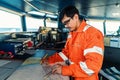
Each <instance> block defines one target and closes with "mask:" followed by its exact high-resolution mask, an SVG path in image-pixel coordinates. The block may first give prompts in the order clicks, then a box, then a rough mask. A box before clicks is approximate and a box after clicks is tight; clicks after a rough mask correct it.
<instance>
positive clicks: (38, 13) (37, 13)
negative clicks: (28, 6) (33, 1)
mask: <svg viewBox="0 0 120 80" xmlns="http://www.w3.org/2000/svg"><path fill="white" fill-rule="evenodd" d="M28 13H29V14H35V15H40V16H44V15H45V13H41V12H38V11H30V12H28Z"/></svg>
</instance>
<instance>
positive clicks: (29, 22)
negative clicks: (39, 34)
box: [26, 17, 44, 31]
mask: <svg viewBox="0 0 120 80" xmlns="http://www.w3.org/2000/svg"><path fill="white" fill-rule="evenodd" d="M26 26H27V31H38V29H39V27H40V26H44V22H43V19H37V18H32V17H26Z"/></svg>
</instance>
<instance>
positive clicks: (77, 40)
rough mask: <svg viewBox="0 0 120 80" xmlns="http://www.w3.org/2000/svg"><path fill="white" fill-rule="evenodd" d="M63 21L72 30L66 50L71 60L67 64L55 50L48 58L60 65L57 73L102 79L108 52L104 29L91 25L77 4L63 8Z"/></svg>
mask: <svg viewBox="0 0 120 80" xmlns="http://www.w3.org/2000/svg"><path fill="white" fill-rule="evenodd" d="M60 21H61V22H62V23H63V24H64V25H65V27H66V28H68V29H69V30H70V33H69V35H68V38H67V41H66V44H65V47H64V49H63V50H62V55H64V56H66V57H67V58H68V60H70V64H69V65H67V64H66V63H65V61H64V59H63V57H61V56H60V55H59V53H55V54H54V55H52V56H50V57H49V59H48V60H49V64H53V65H54V67H55V66H56V68H54V69H53V73H57V74H61V75H65V76H72V77H73V78H74V80H98V79H99V78H98V73H99V71H100V69H101V66H102V63H103V52H104V42H103V35H102V33H101V32H100V31H99V30H97V29H96V28H94V27H92V26H90V25H88V24H87V23H86V22H85V20H84V18H81V17H80V15H79V11H78V10H77V9H76V8H75V7H74V6H68V7H66V8H64V9H63V10H62V11H61V13H60Z"/></svg>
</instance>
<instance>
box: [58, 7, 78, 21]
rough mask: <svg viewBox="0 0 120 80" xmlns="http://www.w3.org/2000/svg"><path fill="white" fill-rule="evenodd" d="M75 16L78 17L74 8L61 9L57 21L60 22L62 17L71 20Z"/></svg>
mask: <svg viewBox="0 0 120 80" xmlns="http://www.w3.org/2000/svg"><path fill="white" fill-rule="evenodd" d="M75 14H78V16H79V11H78V9H77V8H76V7H75V6H67V7H65V8H64V9H62V11H61V12H60V15H59V20H60V21H61V20H62V19H63V17H64V15H66V16H67V17H71V18H73V16H74V15H75Z"/></svg>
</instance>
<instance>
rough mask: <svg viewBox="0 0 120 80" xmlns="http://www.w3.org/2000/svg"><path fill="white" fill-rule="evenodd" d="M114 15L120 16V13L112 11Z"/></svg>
mask: <svg viewBox="0 0 120 80" xmlns="http://www.w3.org/2000/svg"><path fill="white" fill-rule="evenodd" d="M112 15H113V16H119V15H120V13H118V12H116V13H112Z"/></svg>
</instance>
